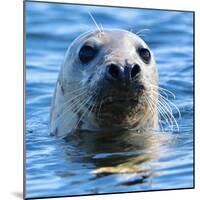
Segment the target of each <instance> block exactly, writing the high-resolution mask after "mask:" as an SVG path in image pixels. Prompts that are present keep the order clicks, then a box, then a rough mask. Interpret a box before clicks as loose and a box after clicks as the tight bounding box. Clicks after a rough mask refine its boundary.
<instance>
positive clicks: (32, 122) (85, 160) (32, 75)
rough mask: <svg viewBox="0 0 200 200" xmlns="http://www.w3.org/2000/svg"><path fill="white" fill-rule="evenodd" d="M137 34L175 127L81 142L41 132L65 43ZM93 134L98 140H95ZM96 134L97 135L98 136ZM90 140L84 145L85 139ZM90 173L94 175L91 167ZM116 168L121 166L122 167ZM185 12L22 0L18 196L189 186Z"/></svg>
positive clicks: (189, 25) (189, 34) (189, 49)
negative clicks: (91, 35)
mask: <svg viewBox="0 0 200 200" xmlns="http://www.w3.org/2000/svg"><path fill="white" fill-rule="evenodd" d="M88 11H90V12H92V13H93V15H94V17H95V19H96V20H97V22H98V23H101V24H102V25H103V27H104V28H123V29H127V30H130V29H131V30H132V31H134V32H137V31H140V30H142V29H149V30H148V31H144V32H143V33H141V35H142V36H141V37H142V38H143V39H144V40H145V41H146V42H147V44H148V45H149V46H150V48H151V49H152V51H153V52H154V54H155V58H156V61H157V66H158V70H159V79H160V85H161V86H162V87H164V88H166V89H168V90H170V91H172V92H173V93H174V94H175V95H176V98H175V99H174V98H173V96H170V95H169V99H170V100H171V101H172V102H173V103H174V104H176V105H177V106H178V108H179V109H180V112H181V118H180V119H179V118H178V115H177V112H176V110H175V109H174V110H173V112H174V116H175V118H176V120H177V122H178V124H179V128H180V131H176V130H174V132H168V133H155V134H147V135H143V136H142V137H141V136H140V135H134V136H133V138H132V139H131V140H130V141H129V144H123V143H120V142H119V140H115V139H113V140H112V137H111V140H106V141H104V142H101V141H100V142H95V140H92V139H91V141H88V140H87V138H90V136H87V133H85V135H86V137H84V139H83V140H82V143H81V144H76V143H74V144H72V143H70V142H67V141H64V140H62V139H58V138H56V137H52V136H49V133H48V122H49V112H50V104H51V99H52V94H53V90H54V87H55V82H56V79H57V76H58V72H59V69H60V66H61V64H62V61H63V59H64V54H65V51H66V49H67V47H68V45H69V44H70V43H71V42H72V40H73V39H75V38H76V37H77V36H79V35H80V34H81V33H83V32H85V31H88V30H92V29H94V28H95V25H94V23H93V22H92V20H91V18H90V17H89V15H88V13H87V12H88ZM100 140H101V139H100ZM102 140H103V139H102ZM91 144H92V145H91ZM104 167H111V168H106V171H104V173H103V171H101V173H100V171H98V172H99V173H97V174H95V173H94V170H95V169H99V170H103V169H104V170H105V168H104ZM122 170H125V172H123V173H122ZM193 170H194V169H193V16H192V13H189V12H187V13H186V12H175V11H173V12H172V11H171V12H169V11H159V10H143V9H127V8H124V9H121V8H112V7H110V8H108V7H89V6H77V5H76V6H75V5H67V4H50V3H34V2H27V3H26V197H29V198H30V197H48V196H70V195H83V194H99V193H116V192H130V191H145V190H160V189H175V188H190V187H193V178H194V177H193Z"/></svg>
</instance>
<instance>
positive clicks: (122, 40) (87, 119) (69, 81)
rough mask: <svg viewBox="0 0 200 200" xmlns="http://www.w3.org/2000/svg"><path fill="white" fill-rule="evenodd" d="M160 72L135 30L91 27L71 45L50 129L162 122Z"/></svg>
mask: <svg viewBox="0 0 200 200" xmlns="http://www.w3.org/2000/svg"><path fill="white" fill-rule="evenodd" d="M157 88H158V73H157V68H156V63H155V59H154V56H153V53H152V51H151V50H150V48H149V47H148V46H147V44H146V43H145V42H144V41H143V40H142V39H141V38H140V37H139V36H137V35H136V34H134V33H132V32H129V31H125V30H121V29H108V30H104V31H103V32H100V31H98V30H95V31H91V32H87V33H85V34H83V35H81V36H79V37H78V38H77V39H75V40H74V41H73V42H72V44H71V45H70V46H69V48H68V50H67V53H66V56H65V60H64V63H63V66H62V68H61V70H60V73H59V77H58V80H57V84H56V89H55V92H54V98H53V102H52V108H51V121H50V129H51V133H53V134H56V135H58V136H61V137H65V136H67V135H68V134H69V133H73V132H74V131H77V130H79V131H80V130H84V131H85V130H87V131H105V130H115V131H117V130H123V129H134V130H144V129H155V128H157V127H158V116H157V115H158V112H157V102H158V91H157Z"/></svg>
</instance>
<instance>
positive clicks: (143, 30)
mask: <svg viewBox="0 0 200 200" xmlns="http://www.w3.org/2000/svg"><path fill="white" fill-rule="evenodd" d="M145 31H150V29H147V28H144V29H142V30H139V31H138V32H136V33H135V34H136V35H138V36H141V35H140V34H141V33H143V32H145Z"/></svg>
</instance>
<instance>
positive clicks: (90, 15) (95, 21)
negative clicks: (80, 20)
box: [88, 11, 102, 33]
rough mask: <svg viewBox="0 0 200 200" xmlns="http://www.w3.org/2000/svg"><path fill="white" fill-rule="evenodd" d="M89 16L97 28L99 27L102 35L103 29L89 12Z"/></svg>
mask: <svg viewBox="0 0 200 200" xmlns="http://www.w3.org/2000/svg"><path fill="white" fill-rule="evenodd" d="M88 14H89V16H90V17H91V19H92V21H93V22H94V24H95V26H96V27H97V29H98V30H99V32H100V33H101V32H102V31H101V28H100V27H99V25H98V24H97V22H96V20H95V19H94V17H93V16H92V13H91V12H89V11H88Z"/></svg>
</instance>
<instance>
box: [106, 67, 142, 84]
mask: <svg viewBox="0 0 200 200" xmlns="http://www.w3.org/2000/svg"><path fill="white" fill-rule="evenodd" d="M140 71H141V69H140V66H139V65H138V64H135V65H129V66H125V67H124V68H122V67H120V66H118V65H116V64H110V65H108V66H107V76H108V78H109V79H112V80H119V79H121V80H123V79H124V80H125V81H131V80H133V79H134V78H135V76H136V75H137V74H139V73H140Z"/></svg>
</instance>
